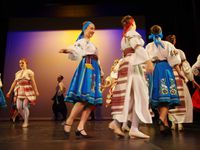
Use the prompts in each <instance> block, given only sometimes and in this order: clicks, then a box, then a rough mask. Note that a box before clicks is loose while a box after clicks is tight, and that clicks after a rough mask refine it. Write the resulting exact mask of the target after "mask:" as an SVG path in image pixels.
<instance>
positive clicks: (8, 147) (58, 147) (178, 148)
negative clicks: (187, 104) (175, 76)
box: [0, 120, 200, 150]
mask: <svg viewBox="0 0 200 150" xmlns="http://www.w3.org/2000/svg"><path fill="white" fill-rule="evenodd" d="M109 122H110V120H106V121H88V123H87V127H86V131H88V134H90V135H92V136H93V137H92V138H90V139H77V138H76V136H75V134H74V131H75V129H76V125H77V121H76V122H75V123H74V126H73V128H72V132H71V134H70V136H69V137H68V138H67V137H66V136H65V135H64V132H63V125H62V123H61V122H54V121H30V126H29V127H28V128H22V127H21V125H22V122H17V123H15V124H13V123H12V122H9V121H0V149H1V150H197V149H200V125H199V124H190V125H185V126H184V132H178V131H173V132H172V135H171V136H166V137H163V136H161V135H160V133H159V132H158V131H157V130H156V128H155V127H154V126H153V125H150V126H146V125H141V127H140V130H141V131H143V132H144V133H147V134H148V135H150V136H151V138H150V139H129V138H128V135H127V136H126V137H125V138H119V137H117V136H115V135H114V134H113V132H112V131H110V130H109V129H108V123H109Z"/></svg>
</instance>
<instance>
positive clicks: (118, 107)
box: [109, 15, 153, 138]
mask: <svg viewBox="0 0 200 150" xmlns="http://www.w3.org/2000/svg"><path fill="white" fill-rule="evenodd" d="M121 23H122V25H123V28H124V32H123V37H122V40H121V49H122V52H123V56H124V57H123V58H122V61H121V62H120V65H119V71H118V77H117V83H116V86H115V89H114V91H113V95H112V98H111V100H112V102H111V114H112V116H113V119H114V121H113V122H111V123H110V124H109V128H111V129H113V131H114V133H116V134H119V135H121V136H123V134H120V133H121V132H122V131H121V132H118V131H120V130H121V129H120V123H124V124H127V122H128V121H130V122H131V129H130V131H129V136H130V138H149V136H148V135H146V134H144V133H142V132H141V131H139V129H138V128H139V121H141V122H142V123H152V118H151V115H150V112H149V96H148V87H147V83H146V80H145V75H144V72H143V69H142V66H141V65H142V64H143V63H146V71H147V73H151V72H153V64H152V62H151V61H150V58H149V57H148V54H147V52H146V51H145V49H144V47H143V46H144V41H143V39H142V37H141V35H140V34H139V33H138V32H137V31H136V23H135V21H134V19H133V17H132V16H130V15H127V16H124V17H123V18H122V20H121ZM116 131H117V132H116Z"/></svg>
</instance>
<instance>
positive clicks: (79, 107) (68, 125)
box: [64, 102, 85, 132]
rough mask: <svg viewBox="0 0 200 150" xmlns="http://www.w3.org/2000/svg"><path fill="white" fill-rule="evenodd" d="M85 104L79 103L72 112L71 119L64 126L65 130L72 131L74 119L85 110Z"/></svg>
mask: <svg viewBox="0 0 200 150" xmlns="http://www.w3.org/2000/svg"><path fill="white" fill-rule="evenodd" d="M84 106H85V104H84V103H80V102H77V103H76V104H75V105H74V107H73V108H72V110H71V113H70V115H69V117H68V118H67V120H66V122H65V126H64V130H65V131H66V132H69V131H70V130H71V125H72V124H73V122H74V119H75V118H76V117H77V116H78V114H79V113H80V112H81V111H82V110H83V108H84Z"/></svg>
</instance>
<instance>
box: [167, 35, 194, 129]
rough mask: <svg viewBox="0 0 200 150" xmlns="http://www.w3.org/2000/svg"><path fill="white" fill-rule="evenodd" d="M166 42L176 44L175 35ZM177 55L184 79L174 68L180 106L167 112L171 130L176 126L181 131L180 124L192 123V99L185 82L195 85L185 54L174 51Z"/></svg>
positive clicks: (168, 37) (180, 51)
mask: <svg viewBox="0 0 200 150" xmlns="http://www.w3.org/2000/svg"><path fill="white" fill-rule="evenodd" d="M166 40H167V41H169V42H170V43H172V44H173V45H175V44H176V36H175V35H168V36H167V37H166ZM176 50H177V51H178V53H179V56H180V58H181V63H180V64H178V65H179V67H180V69H181V70H180V71H181V73H182V74H183V76H184V78H181V77H180V76H179V73H178V71H177V70H176V67H174V69H173V73H174V75H175V80H176V85H177V90H178V94H179V98H180V105H179V106H176V107H175V108H174V109H170V110H169V120H170V121H171V122H172V126H171V129H176V125H178V130H179V131H182V130H183V125H182V123H192V122H193V106H192V99H191V95H190V92H189V89H188V87H187V84H186V83H187V82H188V81H191V82H193V83H194V84H197V83H196V82H195V80H194V76H193V74H192V69H191V66H190V64H189V63H188V61H187V60H186V57H185V53H184V52H183V51H182V50H180V49H176Z"/></svg>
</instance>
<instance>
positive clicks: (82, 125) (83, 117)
mask: <svg viewBox="0 0 200 150" xmlns="http://www.w3.org/2000/svg"><path fill="white" fill-rule="evenodd" d="M91 112H92V108H91V107H88V108H86V109H85V110H84V111H83V112H82V115H81V120H80V122H79V124H78V127H77V129H78V130H79V131H80V130H82V131H81V133H82V134H83V135H87V133H86V132H85V130H83V129H84V128H85V124H86V121H87V119H88V117H89V116H90V113H91Z"/></svg>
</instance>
